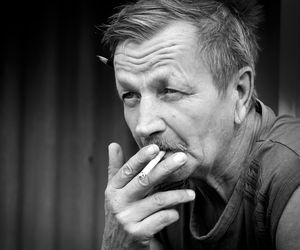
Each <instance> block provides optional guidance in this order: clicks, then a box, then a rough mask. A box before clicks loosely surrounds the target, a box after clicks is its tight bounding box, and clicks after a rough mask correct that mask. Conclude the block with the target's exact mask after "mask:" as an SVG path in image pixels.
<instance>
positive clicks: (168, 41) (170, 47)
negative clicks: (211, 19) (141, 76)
mask: <svg viewBox="0 0 300 250" xmlns="http://www.w3.org/2000/svg"><path fill="white" fill-rule="evenodd" d="M196 31H197V29H196V27H195V26H194V25H192V24H190V23H188V22H184V21H176V22H173V23H171V24H169V25H168V26H167V27H165V28H164V29H163V30H161V31H159V32H158V33H157V34H155V35H154V36H153V37H152V38H151V39H149V40H146V41H143V42H135V41H132V40H126V41H124V42H121V43H120V44H118V46H117V48H116V51H115V56H114V64H115V70H116V74H117V73H118V72H119V71H123V70H125V71H127V72H132V71H136V72H144V71H149V70H150V69H154V68H157V67H160V66H163V65H164V64H172V63H174V61H176V60H177V61H178V60H182V59H184V58H186V59H187V58H188V59H189V60H191V59H193V58H194V57H195V58H196V57H197V53H198V52H199V49H198V48H199V46H198V43H199V40H198V36H197V33H196Z"/></svg>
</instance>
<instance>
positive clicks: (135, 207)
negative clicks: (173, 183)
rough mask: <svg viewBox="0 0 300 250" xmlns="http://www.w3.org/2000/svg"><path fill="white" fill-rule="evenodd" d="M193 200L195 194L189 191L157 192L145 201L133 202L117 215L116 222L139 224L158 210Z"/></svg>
mask: <svg viewBox="0 0 300 250" xmlns="http://www.w3.org/2000/svg"><path fill="white" fill-rule="evenodd" d="M194 199H195V192H194V191H193V190H190V189H184V190H172V191H166V192H158V193H155V194H153V195H151V196H148V197H147V198H145V199H142V200H139V201H136V202H134V203H133V204H132V205H131V206H130V207H128V208H127V209H126V210H124V211H122V212H120V213H118V215H117V217H118V220H119V221H120V222H121V223H122V224H123V225H125V224H128V223H132V222H139V221H142V220H144V219H145V218H147V217H148V216H150V215H151V214H153V213H156V212H157V211H159V210H162V209H166V208H170V207H172V206H175V205H177V204H181V203H186V202H190V201H192V200H194Z"/></svg>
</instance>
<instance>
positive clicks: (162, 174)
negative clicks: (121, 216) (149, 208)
mask: <svg viewBox="0 0 300 250" xmlns="http://www.w3.org/2000/svg"><path fill="white" fill-rule="evenodd" d="M186 160H187V156H186V154H185V153H183V152H178V153H175V154H173V155H171V156H170V157H168V158H166V159H164V160H163V161H161V162H160V163H158V164H157V166H156V167H155V168H154V169H152V171H150V173H149V174H148V175H138V176H136V177H135V178H134V179H133V181H131V182H130V183H129V184H128V185H127V186H126V187H124V192H125V193H127V195H128V198H129V200H138V199H141V198H142V197H144V196H145V194H147V192H148V191H149V190H150V189H151V188H152V187H154V186H155V185H156V184H158V183H159V182H161V181H162V180H164V179H166V178H167V177H168V176H169V175H171V174H172V173H173V172H174V171H176V170H178V169H179V168H181V167H182V166H183V165H184V164H185V162H186Z"/></svg>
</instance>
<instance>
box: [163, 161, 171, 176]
mask: <svg viewBox="0 0 300 250" xmlns="http://www.w3.org/2000/svg"><path fill="white" fill-rule="evenodd" d="M160 168H161V169H162V170H163V172H164V174H165V175H169V174H171V173H172V168H170V166H169V164H168V163H167V161H162V162H161V163H160Z"/></svg>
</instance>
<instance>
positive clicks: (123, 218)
mask: <svg viewBox="0 0 300 250" xmlns="http://www.w3.org/2000/svg"><path fill="white" fill-rule="evenodd" d="M126 218H127V216H126V213H124V212H121V213H118V214H116V220H117V221H118V223H120V224H121V225H123V226H124V225H126V222H127V220H126Z"/></svg>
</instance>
